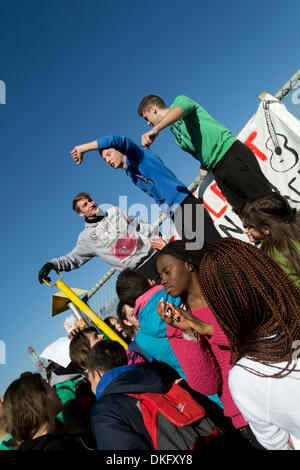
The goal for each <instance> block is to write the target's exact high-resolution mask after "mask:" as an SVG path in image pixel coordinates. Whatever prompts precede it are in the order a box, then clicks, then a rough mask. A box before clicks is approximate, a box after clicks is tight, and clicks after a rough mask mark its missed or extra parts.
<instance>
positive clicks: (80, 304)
mask: <svg viewBox="0 0 300 470" xmlns="http://www.w3.org/2000/svg"><path fill="white" fill-rule="evenodd" d="M43 281H44V282H45V284H47V286H49V287H53V286H54V285H56V286H57V287H58V289H59V290H61V292H63V293H64V294H65V296H66V297H68V299H70V301H71V302H72V303H73V304H75V305H76V306H77V307H78V308H79V309H80V310H81V311H82V312H83V313H84V314H85V315H86V316H87V317H88V318H89V319H90V320H91V321H92V322H93V323H95V325H96V326H98V327H99V328H100V330H101V331H103V333H105V334H106V335H107V336H108V337H109V338H110V339H112V340H113V341H118V342H119V343H120V344H121V345H122V346H123V347H124V349H127V348H128V345H127V343H125V341H123V340H122V338H120V336H119V335H118V334H117V333H115V332H114V330H112V328H110V327H109V326H108V325H107V324H106V323H105V322H104V321H103V320H101V318H100V317H98V315H97V314H96V313H95V312H94V311H93V310H92V309H91V308H90V307H89V306H88V305H87V304H86V303H85V302H83V300H81V298H80V297H78V295H76V294H75V292H74V291H72V289H70V288H69V287H68V286H67V285H66V284H65V283H64V282H63V281H62V275H61V274H60V279H59V280H58V281H56V282H55V283H54V284H49V283H48V282H47V281H45V279H43Z"/></svg>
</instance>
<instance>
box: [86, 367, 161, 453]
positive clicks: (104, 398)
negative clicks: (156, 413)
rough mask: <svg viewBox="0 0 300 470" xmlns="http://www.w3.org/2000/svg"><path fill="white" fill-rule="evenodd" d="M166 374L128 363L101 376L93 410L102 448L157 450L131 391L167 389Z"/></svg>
mask: <svg viewBox="0 0 300 470" xmlns="http://www.w3.org/2000/svg"><path fill="white" fill-rule="evenodd" d="M165 391H166V385H165V383H164V381H163V378H162V375H161V374H160V373H159V372H158V371H156V370H153V369H149V368H146V367H143V366H136V365H126V366H122V367H117V368H115V369H112V370H110V371H109V372H107V373H106V374H104V375H103V377H102V378H101V380H100V382H99V384H98V386H97V390H96V399H97V401H96V403H95V404H94V406H93V408H92V412H91V428H92V433H93V436H94V438H95V440H96V442H97V449H99V450H153V443H152V439H151V437H150V435H149V433H148V431H147V429H146V426H145V424H144V421H143V417H142V414H141V411H140V409H139V403H138V400H137V399H136V398H133V397H130V396H127V395H125V394H127V393H133V394H140V393H147V392H150V393H165Z"/></svg>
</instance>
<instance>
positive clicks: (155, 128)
mask: <svg viewBox="0 0 300 470" xmlns="http://www.w3.org/2000/svg"><path fill="white" fill-rule="evenodd" d="M153 129H154V130H155V131H156V134H158V133H159V130H158V129H157V127H156V126H154V127H153Z"/></svg>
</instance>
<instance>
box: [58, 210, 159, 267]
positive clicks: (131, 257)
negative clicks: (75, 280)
mask: <svg viewBox="0 0 300 470" xmlns="http://www.w3.org/2000/svg"><path fill="white" fill-rule="evenodd" d="M97 215H103V216H104V217H103V219H101V220H100V221H99V222H95V223H86V224H85V228H84V230H83V231H82V232H81V233H80V234H79V237H78V240H77V243H76V245H75V247H74V248H73V250H72V251H71V252H70V253H68V254H66V255H64V256H61V257H60V258H53V259H52V260H51V263H52V264H53V265H54V266H55V267H56V268H57V269H58V271H71V270H72V269H77V268H79V267H80V266H82V265H83V264H84V263H86V262H87V261H89V260H90V259H92V258H94V256H98V258H101V259H102V260H103V261H105V262H106V263H108V264H110V265H111V266H112V267H113V268H115V269H117V270H118V271H122V270H123V269H125V268H132V269H134V268H135V267H136V266H137V265H138V264H139V263H140V262H141V260H146V259H147V258H149V257H150V256H151V255H153V254H154V252H155V250H154V249H153V248H152V246H151V244H150V240H149V238H148V237H147V234H148V229H149V224H147V223H145V222H142V221H140V219H138V218H134V217H130V216H128V215H127V214H125V213H124V212H123V211H122V210H121V209H120V208H119V207H111V208H109V209H108V210H107V211H106V212H103V211H102V210H101V209H98V213H97Z"/></svg>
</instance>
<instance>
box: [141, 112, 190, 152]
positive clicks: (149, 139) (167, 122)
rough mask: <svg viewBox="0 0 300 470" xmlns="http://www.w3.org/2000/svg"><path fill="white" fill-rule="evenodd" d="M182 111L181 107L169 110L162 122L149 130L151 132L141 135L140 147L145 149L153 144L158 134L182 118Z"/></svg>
mask: <svg viewBox="0 0 300 470" xmlns="http://www.w3.org/2000/svg"><path fill="white" fill-rule="evenodd" d="M183 114H184V111H183V109H182V108H181V107H179V106H175V107H174V108H172V109H170V110H169V111H168V112H167V114H166V115H165V116H164V117H163V118H162V120H161V121H160V122H159V124H157V125H156V126H154V127H153V129H151V131H148V132H146V134H143V135H142V146H143V147H144V148H145V149H147V148H149V147H150V145H151V144H152V143H153V142H154V140H155V138H156V137H157V136H158V134H159V132H160V131H162V130H163V129H165V128H166V127H169V126H171V124H174V122H176V121H178V120H179V119H182V118H183Z"/></svg>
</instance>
